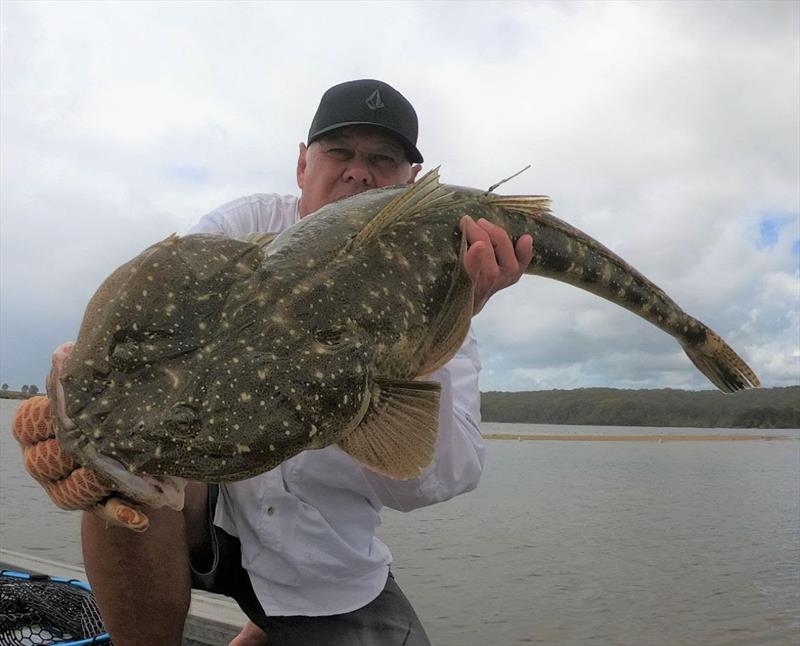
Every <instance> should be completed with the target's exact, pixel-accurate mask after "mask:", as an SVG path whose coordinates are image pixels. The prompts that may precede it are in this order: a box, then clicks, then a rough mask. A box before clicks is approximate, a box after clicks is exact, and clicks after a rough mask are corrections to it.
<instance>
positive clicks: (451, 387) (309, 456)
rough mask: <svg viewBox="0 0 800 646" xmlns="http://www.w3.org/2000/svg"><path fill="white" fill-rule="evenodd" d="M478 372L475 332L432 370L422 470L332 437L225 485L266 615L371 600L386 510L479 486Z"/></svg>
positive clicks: (345, 608) (272, 223)
mask: <svg viewBox="0 0 800 646" xmlns="http://www.w3.org/2000/svg"><path fill="white" fill-rule="evenodd" d="M297 204H298V199H297V198H296V197H294V196H291V195H276V194H257V195H251V196H248V197H243V198H240V199H238V200H235V201H233V202H229V203H228V204H225V205H223V206H222V207H220V208H218V209H216V210H215V211H212V212H211V213H208V214H207V215H205V216H203V217H202V218H201V219H200V221H199V222H198V223H197V224H196V225H195V226H194V227H193V228H192V229H191V230H190V233H222V234H225V235H227V236H230V237H237V236H242V235H246V234H248V233H254V232H278V231H282V230H283V229H286V228H287V227H289V226H291V225H292V224H294V223H295V222H297V221H298V220H299V215H298V210H297ZM312 217H313V216H312ZM479 370H480V360H479V357H478V344H477V341H476V340H475V337H474V335H473V333H472V330H470V333H469V335H468V337H467V339H466V340H465V342H464V344H463V345H462V346H461V348H460V350H459V351H458V353H457V354H456V355H455V356H454V357H453V358H452V359H451V360H450V361H449V362H448V363H447V364H446V365H444V366H443V367H442V368H440V369H439V370H437V371H436V372H434V373H432V374H431V375H430V376H429V377H428V378H429V379H430V380H433V381H438V382H439V383H441V386H442V390H441V394H440V412H439V433H438V436H437V440H436V448H435V451H434V458H433V462H432V463H431V464H430V465H429V466H428V467H427V468H426V469H425V470H424V471H423V472H422V474H421V475H420V476H419V477H418V478H415V479H412V480H394V479H392V478H389V477H386V476H383V475H380V474H378V473H376V472H374V471H372V470H370V469H368V468H367V467H364V466H362V465H361V464H359V463H358V462H356V461H355V460H354V459H353V458H351V457H350V456H349V455H348V454H347V453H345V452H344V451H343V450H341V449H340V448H339V447H338V446H336V445H332V446H328V447H326V448H324V449H320V450H315V451H304V452H302V453H300V454H299V455H297V456H295V457H294V458H292V459H290V460H287V461H285V462H284V463H283V464H281V465H280V466H279V467H276V468H275V469H272V470H271V471H268V472H267V473H263V474H261V475H258V476H256V477H254V478H250V479H248V480H244V481H241V482H235V483H232V484H227V485H223V486H221V487H220V497H219V499H218V502H217V508H216V513H215V518H214V522H215V523H216V524H217V525H218V526H220V527H222V528H223V529H224V530H225V531H227V532H228V533H230V534H232V535H234V536H237V537H238V538H239V540H240V541H241V544H242V565H243V566H244V567H245V569H246V570H247V572H248V573H249V576H250V580H251V581H252V584H253V589H254V590H255V593H256V595H257V596H258V599H259V601H260V602H261V605H262V607H263V608H264V611H265V612H266V613H267V615H306V616H321V615H333V614H341V613H345V612H351V611H353V610H356V609H358V608H361V607H363V606H365V605H366V604H368V603H369V602H370V601H372V600H373V599H375V598H376V597H377V596H378V594H380V592H381V591H382V590H383V587H384V585H385V584H386V578H387V576H388V573H389V564H390V563H391V561H392V555H391V553H390V551H389V548H388V547H386V545H385V544H384V543H383V542H381V541H380V540H379V539H378V537H377V536H376V535H375V530H376V529H377V527H378V526H379V525H380V522H381V519H380V511H381V508H382V507H383V506H387V507H391V508H393V509H398V510H402V511H407V510H411V509H416V508H418V507H423V506H425V505H430V504H433V503H436V502H440V501H443V500H447V499H449V498H452V497H453V496H456V495H458V494H460V493H464V492H466V491H470V490H471V489H474V488H475V487H476V486H477V484H478V480H479V479H480V476H481V472H482V470H483V463H484V451H485V447H484V442H483V439H482V438H481V434H480V430H479V422H480V393H479V390H478V372H479Z"/></svg>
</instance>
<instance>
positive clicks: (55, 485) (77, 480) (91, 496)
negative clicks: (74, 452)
mask: <svg viewBox="0 0 800 646" xmlns="http://www.w3.org/2000/svg"><path fill="white" fill-rule="evenodd" d="M42 485H43V486H44V488H45V489H46V490H47V493H48V494H49V496H50V497H51V498H52V499H53V502H54V503H56V504H57V505H58V506H59V507H61V509H91V508H92V507H94V506H95V505H96V504H97V503H98V502H100V501H101V500H103V498H107V497H108V496H110V495H111V492H112V489H111V488H110V487H109V486H108V485H107V484H106V483H105V482H103V481H102V480H100V479H99V478H98V477H97V474H96V473H95V472H94V471H90V470H89V469H87V468H86V467H79V468H77V469H75V471H73V472H72V473H70V474H69V475H68V476H67V477H66V478H62V479H61V480H56V481H55V482H43V483H42Z"/></svg>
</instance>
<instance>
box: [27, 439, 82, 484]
mask: <svg viewBox="0 0 800 646" xmlns="http://www.w3.org/2000/svg"><path fill="white" fill-rule="evenodd" d="M22 456H23V460H24V461H25V470H26V471H27V472H28V473H29V474H30V475H31V476H33V477H34V478H35V479H36V480H38V481H39V482H47V481H55V480H61V479H62V478H66V477H67V476H68V475H69V474H70V473H71V472H72V471H74V470H75V468H76V467H77V466H78V465H76V464H75V461H74V460H73V459H72V458H71V457H70V456H69V455H67V454H66V453H64V451H63V450H62V449H61V444H59V442H58V440H57V439H55V438H54V437H52V438H50V439H47V440H43V441H41V442H37V443H36V444H34V445H33V446H25V447H23V449H22Z"/></svg>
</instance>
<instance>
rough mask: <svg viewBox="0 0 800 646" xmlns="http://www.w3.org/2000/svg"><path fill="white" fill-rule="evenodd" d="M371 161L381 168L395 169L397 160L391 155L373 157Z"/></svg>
mask: <svg viewBox="0 0 800 646" xmlns="http://www.w3.org/2000/svg"><path fill="white" fill-rule="evenodd" d="M370 161H371V162H372V163H373V164H374V165H375V166H378V167H379V168H394V167H395V166H397V160H396V159H395V158H394V157H392V156H391V155H371V156H370Z"/></svg>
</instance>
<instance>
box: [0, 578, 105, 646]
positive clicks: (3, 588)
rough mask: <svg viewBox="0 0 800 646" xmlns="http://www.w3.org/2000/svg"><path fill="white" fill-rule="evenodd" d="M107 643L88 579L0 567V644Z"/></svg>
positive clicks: (83, 644)
mask: <svg viewBox="0 0 800 646" xmlns="http://www.w3.org/2000/svg"><path fill="white" fill-rule="evenodd" d="M110 643H111V642H110V640H109V636H108V633H106V631H105V629H104V628H103V622H102V620H101V619H100V613H99V612H98V610H97V604H96V603H95V600H94V597H93V596H92V593H91V590H90V588H89V585H88V584H87V583H84V582H83V581H78V580H76V579H65V578H63V577H48V576H44V575H36V574H26V573H22V572H12V571H10V570H0V646H42V645H48V644H60V645H62V646H65V645H67V644H71V645H73V646H78V645H80V646H88V645H89V644H105V645H109V644H110Z"/></svg>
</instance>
